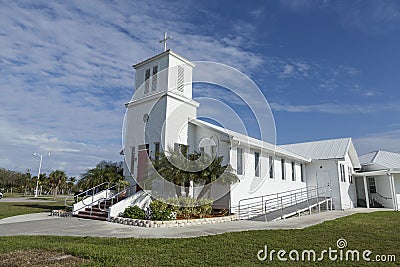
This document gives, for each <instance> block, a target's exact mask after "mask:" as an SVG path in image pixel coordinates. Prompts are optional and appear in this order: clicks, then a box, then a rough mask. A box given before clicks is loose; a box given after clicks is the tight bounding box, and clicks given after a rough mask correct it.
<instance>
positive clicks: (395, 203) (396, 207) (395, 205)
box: [387, 173, 399, 210]
mask: <svg viewBox="0 0 400 267" xmlns="http://www.w3.org/2000/svg"><path fill="white" fill-rule="evenodd" d="M387 175H388V177H389V181H390V189H391V191H392V200H393V209H394V210H398V209H399V207H398V205H397V196H396V187H395V185H394V177H393V174H392V173H388V174H387Z"/></svg>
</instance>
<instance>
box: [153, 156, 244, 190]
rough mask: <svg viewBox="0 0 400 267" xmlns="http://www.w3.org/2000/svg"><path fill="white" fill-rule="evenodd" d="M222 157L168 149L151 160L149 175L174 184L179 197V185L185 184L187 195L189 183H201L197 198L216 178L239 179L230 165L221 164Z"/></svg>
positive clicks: (229, 181) (223, 179)
mask: <svg viewBox="0 0 400 267" xmlns="http://www.w3.org/2000/svg"><path fill="white" fill-rule="evenodd" d="M222 161H223V157H222V156H221V157H211V156H209V155H208V154H205V153H203V154H201V153H199V152H194V153H191V154H189V155H186V153H184V151H180V150H177V149H175V150H171V149H170V148H169V150H167V151H166V153H161V155H160V158H159V160H157V161H155V160H154V161H153V162H152V165H153V166H154V168H150V170H152V171H150V176H152V177H154V178H156V177H160V176H161V177H162V178H164V179H166V180H167V181H169V182H171V183H173V184H174V185H175V191H176V195H177V196H178V197H180V196H181V195H182V194H181V186H185V189H186V190H187V191H186V193H187V194H186V195H188V190H189V184H190V182H191V181H193V182H194V183H202V184H204V187H203V188H202V190H201V191H200V194H199V196H198V198H202V197H204V196H205V195H206V193H207V192H209V191H210V189H211V183H212V182H215V181H217V180H218V182H220V183H223V184H233V183H236V182H237V181H239V178H238V177H237V175H236V174H235V171H234V169H233V168H232V167H231V166H230V165H222Z"/></svg>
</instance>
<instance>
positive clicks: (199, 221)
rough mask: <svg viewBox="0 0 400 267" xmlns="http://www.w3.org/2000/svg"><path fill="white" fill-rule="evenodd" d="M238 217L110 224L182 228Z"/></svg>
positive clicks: (115, 220)
mask: <svg viewBox="0 0 400 267" xmlns="http://www.w3.org/2000/svg"><path fill="white" fill-rule="evenodd" d="M237 220H238V215H237V214H234V215H230V216H222V217H213V218H203V219H187V220H170V221H151V220H141V219H129V218H123V217H111V218H110V222H113V223H120V224H125V225H132V226H139V227H162V228H171V227H182V226H192V225H201V224H213V223H222V222H230V221H237Z"/></svg>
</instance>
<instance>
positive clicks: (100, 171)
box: [0, 161, 123, 198]
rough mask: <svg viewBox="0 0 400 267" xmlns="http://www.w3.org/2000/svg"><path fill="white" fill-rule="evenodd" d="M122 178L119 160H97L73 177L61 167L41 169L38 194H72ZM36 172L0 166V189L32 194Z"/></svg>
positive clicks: (34, 187) (115, 181)
mask: <svg viewBox="0 0 400 267" xmlns="http://www.w3.org/2000/svg"><path fill="white" fill-rule="evenodd" d="M121 181H123V165H122V162H107V161H101V162H100V163H98V164H97V165H96V167H94V168H92V169H88V170H87V171H86V172H85V173H83V174H82V175H81V176H80V179H77V178H76V177H73V176H68V175H67V174H66V173H65V171H63V170H55V171H52V172H51V173H50V174H46V173H42V174H40V177H39V186H38V194H39V195H53V196H54V198H55V197H56V196H57V195H59V194H61V195H72V194H77V193H79V192H83V191H85V190H87V189H89V188H92V187H94V186H96V185H98V184H101V183H103V182H110V183H118V182H121ZM36 182H37V175H36V176H33V175H32V174H31V172H30V170H27V171H26V172H18V171H12V170H8V169H5V168H0V190H1V191H4V192H7V193H23V194H24V195H33V194H34V193H35V190H36Z"/></svg>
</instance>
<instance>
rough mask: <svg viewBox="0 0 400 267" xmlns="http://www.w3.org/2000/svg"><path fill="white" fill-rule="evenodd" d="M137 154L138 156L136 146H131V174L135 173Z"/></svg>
mask: <svg viewBox="0 0 400 267" xmlns="http://www.w3.org/2000/svg"><path fill="white" fill-rule="evenodd" d="M135 156H136V151H135V147H134V146H133V147H132V148H131V169H130V171H131V174H133V172H134V170H135Z"/></svg>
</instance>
